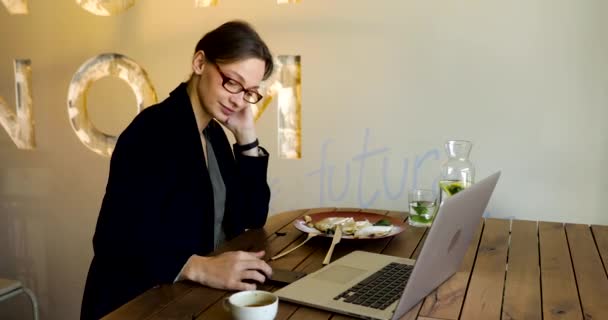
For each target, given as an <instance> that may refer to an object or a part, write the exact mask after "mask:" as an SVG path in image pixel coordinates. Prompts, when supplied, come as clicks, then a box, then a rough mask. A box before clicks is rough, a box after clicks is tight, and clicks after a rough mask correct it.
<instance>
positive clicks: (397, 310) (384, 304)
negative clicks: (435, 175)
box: [275, 172, 500, 320]
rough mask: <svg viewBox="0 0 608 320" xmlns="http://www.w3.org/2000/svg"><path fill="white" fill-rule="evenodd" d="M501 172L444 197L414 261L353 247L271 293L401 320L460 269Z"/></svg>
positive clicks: (321, 306)
mask: <svg viewBox="0 0 608 320" xmlns="http://www.w3.org/2000/svg"><path fill="white" fill-rule="evenodd" d="M499 177H500V172H497V173H495V174H493V175H491V176H489V177H487V178H486V179H484V180H482V181H480V182H478V183H476V184H474V185H472V186H471V187H469V188H467V189H464V190H463V191H460V192H459V193H457V194H455V195H454V196H452V197H449V198H447V199H445V200H444V203H443V205H442V206H441V208H440V209H439V212H438V213H437V216H436V217H435V221H434V222H433V225H432V226H431V228H430V230H429V231H428V235H427V238H426V241H425V243H424V246H423V247H422V250H421V252H420V255H419V256H418V259H417V260H411V259H406V258H399V257H394V256H389V255H383V254H377V253H371V252H364V251H353V252H352V253H350V254H348V255H346V256H344V257H342V258H340V259H338V260H336V261H334V262H332V263H330V264H328V265H327V266H325V267H324V268H322V269H320V270H318V271H316V272H314V273H311V274H309V275H307V276H306V277H303V278H302V279H300V280H298V281H295V282H293V283H291V284H289V285H287V286H285V287H283V288H281V289H279V290H277V291H275V294H277V295H278V296H279V298H280V299H283V300H284V301H290V302H294V303H296V304H302V305H306V306H310V307H314V308H319V309H323V310H328V311H332V312H336V313H342V314H346V315H349V316H352V317H357V318H363V319H379V320H388V319H391V320H393V319H399V318H400V317H401V316H403V315H404V314H405V313H406V312H407V311H409V310H410V309H411V308H412V307H413V306H415V305H416V304H417V303H418V302H420V301H421V300H422V299H423V298H424V297H426V296H427V295H428V294H429V293H431V292H432V291H433V290H434V289H435V288H437V287H438V286H439V285H441V284H442V283H443V282H444V281H445V280H447V279H448V278H449V277H451V276H452V275H453V274H454V273H455V272H456V271H457V270H458V269H459V268H460V265H461V263H462V259H463V258H464V255H465V253H466V251H467V249H468V247H469V244H470V243H471V240H472V238H473V236H474V234H475V232H476V231H477V228H478V226H479V223H480V221H481V217H482V215H483V213H484V211H485V209H486V206H487V205H488V201H489V200H490V196H491V195H492V192H493V191H494V187H495V186H496V183H497V182H498V178H499ZM385 278H388V279H385Z"/></svg>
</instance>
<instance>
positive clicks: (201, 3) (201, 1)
mask: <svg viewBox="0 0 608 320" xmlns="http://www.w3.org/2000/svg"><path fill="white" fill-rule="evenodd" d="M217 1H218V0H194V7H196V8H203V7H213V6H217Z"/></svg>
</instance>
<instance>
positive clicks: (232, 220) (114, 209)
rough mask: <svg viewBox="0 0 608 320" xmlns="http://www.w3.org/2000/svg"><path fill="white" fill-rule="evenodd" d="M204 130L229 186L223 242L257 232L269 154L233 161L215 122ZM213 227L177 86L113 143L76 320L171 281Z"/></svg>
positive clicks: (193, 135)
mask: <svg viewBox="0 0 608 320" xmlns="http://www.w3.org/2000/svg"><path fill="white" fill-rule="evenodd" d="M207 131H208V134H209V139H210V141H211V144H212V146H213V150H214V151H215V155H216V158H217V162H218V164H219V166H220V172H221V174H222V178H223V180H224V184H225V185H226V205H225V212H224V222H223V228H224V232H225V233H226V237H227V238H228V239H230V238H233V237H235V236H237V235H238V234H240V233H242V232H243V231H244V230H245V229H246V228H260V227H262V226H263V225H264V223H265V222H266V218H267V214H268V203H269V200H270V189H269V187H268V184H267V181H266V173H267V168H268V156H267V155H266V156H262V157H247V156H243V155H241V154H237V155H233V153H232V149H231V148H230V144H229V142H228V139H227V137H226V135H225V133H224V131H223V129H222V127H221V126H220V125H219V124H218V123H217V122H215V120H212V121H211V122H210V123H209V126H208V127H207ZM264 152H265V150H264ZM266 154H267V153H266ZM213 221H214V211H213V191H212V187H211V180H210V178H209V173H208V171H207V167H206V165H205V160H204V155H203V147H202V144H201V139H200V135H199V132H198V127H197V125H196V119H195V117H194V112H193V111H192V105H191V103H190V99H189V97H188V94H187V91H186V84H185V83H182V84H181V85H180V86H178V87H177V88H176V89H175V90H174V91H173V92H171V94H170V96H169V97H168V98H167V99H166V100H165V101H163V102H161V103H159V104H157V105H154V106H151V107H149V108H146V109H144V110H143V111H142V112H141V113H139V114H138V115H137V116H136V117H135V119H134V120H133V122H131V124H130V125H129V126H128V127H127V128H126V129H125V131H124V132H123V133H122V134H121V135H120V137H119V139H118V142H117V143H116V148H115V150H114V152H113V154H112V159H111V162H110V175H109V178H108V185H107V187H106V193H105V196H104V198H103V203H102V205H101V211H100V213H99V218H98V220H97V227H96V229H95V236H94V237H93V250H94V257H93V261H92V262H91V267H90V269H89V274H88V277H87V283H86V287H85V292H84V297H83V302H82V309H81V319H98V318H100V317H102V316H104V315H106V314H107V313H109V312H111V311H112V310H114V309H116V308H118V307H120V306H121V305H122V304H124V303H126V302H128V301H129V300H131V299H133V298H135V297H136V296H137V295H139V294H141V293H143V292H144V291H146V290H148V289H149V288H151V287H153V286H155V285H158V284H161V283H171V282H173V280H174V279H175V277H176V276H177V274H178V273H179V272H180V270H181V268H182V267H183V265H184V264H185V262H186V261H187V260H188V258H189V257H190V256H191V255H192V254H198V255H205V254H208V253H209V252H211V251H212V250H213V242H214V235H213Z"/></svg>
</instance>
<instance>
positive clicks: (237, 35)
mask: <svg viewBox="0 0 608 320" xmlns="http://www.w3.org/2000/svg"><path fill="white" fill-rule="evenodd" d="M200 50H202V51H203V52H204V53H205V58H206V59H207V60H208V61H210V62H212V63H217V62H220V63H222V62H224V63H231V62H234V61H237V60H242V59H248V58H258V59H261V60H262V61H264V63H265V65H266V69H265V70H264V80H266V79H268V77H270V75H271V74H272V70H273V68H274V64H273V62H272V54H270V50H269V49H268V46H266V43H264V41H263V40H262V38H260V35H259V34H258V33H257V32H256V31H255V30H254V29H253V27H251V25H249V24H248V23H247V22H244V21H230V22H226V23H224V24H222V25H221V26H219V27H217V28H216V29H214V30H212V31H210V32H209V33H207V34H206V35H204V36H203V37H202V38H201V40H199V41H198V43H197V44H196V48H195V50H194V52H195V53H196V52H198V51H200Z"/></svg>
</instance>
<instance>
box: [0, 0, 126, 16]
mask: <svg viewBox="0 0 608 320" xmlns="http://www.w3.org/2000/svg"><path fill="white" fill-rule="evenodd" d="M3 1H6V0H3ZM76 3H77V4H78V5H79V6H80V7H81V8H83V9H84V10H86V11H88V12H90V13H92V14H94V15H98V16H115V15H117V14H119V13H122V12H125V11H127V10H129V8H131V7H132V6H133V5H134V4H135V0H76Z"/></svg>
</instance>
